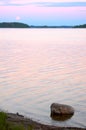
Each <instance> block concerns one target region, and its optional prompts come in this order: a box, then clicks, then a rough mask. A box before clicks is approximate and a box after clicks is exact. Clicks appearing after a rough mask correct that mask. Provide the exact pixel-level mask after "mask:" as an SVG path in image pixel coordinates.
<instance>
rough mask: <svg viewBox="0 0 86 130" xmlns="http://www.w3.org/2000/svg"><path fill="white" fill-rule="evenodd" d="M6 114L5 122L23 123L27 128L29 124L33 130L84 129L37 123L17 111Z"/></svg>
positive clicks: (83, 129) (84, 129)
mask: <svg viewBox="0 0 86 130" xmlns="http://www.w3.org/2000/svg"><path fill="white" fill-rule="evenodd" d="M6 114H7V122H10V123H13V124H16V125H19V124H20V125H21V124H23V125H24V127H25V128H26V130H27V128H28V126H31V127H32V128H33V130H86V128H78V127H59V126H52V125H46V124H42V123H39V122H37V121H33V120H32V119H30V118H26V117H24V116H23V115H20V114H19V113H16V114H15V113H6Z"/></svg>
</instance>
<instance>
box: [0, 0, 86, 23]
mask: <svg viewBox="0 0 86 130" xmlns="http://www.w3.org/2000/svg"><path fill="white" fill-rule="evenodd" d="M0 22H24V23H27V24H29V25H76V24H84V23H86V0H0Z"/></svg>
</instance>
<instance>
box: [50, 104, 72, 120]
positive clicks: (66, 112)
mask: <svg viewBox="0 0 86 130" xmlns="http://www.w3.org/2000/svg"><path fill="white" fill-rule="evenodd" d="M73 114H74V108H73V107H71V106H69V105H65V104H58V103H53V104H52V105H51V117H52V118H53V119H55V120H67V119H69V118H71V117H72V115H73Z"/></svg>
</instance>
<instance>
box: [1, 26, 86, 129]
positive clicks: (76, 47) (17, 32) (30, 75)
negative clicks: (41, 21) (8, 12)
mask: <svg viewBox="0 0 86 130" xmlns="http://www.w3.org/2000/svg"><path fill="white" fill-rule="evenodd" d="M53 102H57V103H63V104H68V105H71V106H73V107H74V109H75V114H74V116H73V117H72V118H70V119H68V120H66V121H55V120H53V119H51V117H50V105H51V104H52V103H53ZM0 108H1V109H4V110H6V111H9V112H19V113H21V114H23V115H25V116H27V117H30V118H33V119H34V120H36V121H39V122H42V123H45V124H46V123H47V124H50V125H59V126H77V127H86V29H0Z"/></svg>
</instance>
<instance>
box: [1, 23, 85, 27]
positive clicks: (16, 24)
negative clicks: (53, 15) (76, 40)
mask: <svg viewBox="0 0 86 130" xmlns="http://www.w3.org/2000/svg"><path fill="white" fill-rule="evenodd" d="M0 28H86V24H82V25H75V26H47V25H43V26H34V25H31V26H29V25H28V24H25V23H20V22H2V23H0Z"/></svg>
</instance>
